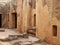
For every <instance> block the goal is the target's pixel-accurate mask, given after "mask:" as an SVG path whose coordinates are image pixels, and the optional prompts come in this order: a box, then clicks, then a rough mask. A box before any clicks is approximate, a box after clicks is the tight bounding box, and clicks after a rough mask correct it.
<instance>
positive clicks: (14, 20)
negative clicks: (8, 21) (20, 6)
mask: <svg viewBox="0 0 60 45" xmlns="http://www.w3.org/2000/svg"><path fill="white" fill-rule="evenodd" d="M12 16H13V25H14V28H17V13H12Z"/></svg>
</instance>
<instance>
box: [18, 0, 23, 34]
mask: <svg viewBox="0 0 60 45" xmlns="http://www.w3.org/2000/svg"><path fill="white" fill-rule="evenodd" d="M22 9H23V2H22V0H17V30H18V31H19V32H20V33H23V31H22V28H23V27H22V19H23V18H22V16H23V15H22V11H23V10H22Z"/></svg>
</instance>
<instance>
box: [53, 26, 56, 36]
mask: <svg viewBox="0 0 60 45" xmlns="http://www.w3.org/2000/svg"><path fill="white" fill-rule="evenodd" d="M53 36H57V25H53Z"/></svg>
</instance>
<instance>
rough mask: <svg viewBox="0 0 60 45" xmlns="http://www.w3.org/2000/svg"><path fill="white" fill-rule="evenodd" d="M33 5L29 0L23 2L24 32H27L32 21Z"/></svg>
mask: <svg viewBox="0 0 60 45" xmlns="http://www.w3.org/2000/svg"><path fill="white" fill-rule="evenodd" d="M30 18H31V5H30V4H29V0H24V2H23V30H24V31H23V32H25V33H26V32H27V30H28V28H29V27H30V25H31V24H30V22H31V19H30Z"/></svg>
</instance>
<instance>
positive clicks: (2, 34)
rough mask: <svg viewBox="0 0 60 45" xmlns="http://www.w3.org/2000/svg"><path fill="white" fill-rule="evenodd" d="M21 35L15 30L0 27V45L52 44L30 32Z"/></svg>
mask: <svg viewBox="0 0 60 45" xmlns="http://www.w3.org/2000/svg"><path fill="white" fill-rule="evenodd" d="M2 30H3V31H2ZM9 35H11V37H9ZM21 35H23V34H20V33H18V32H16V31H15V30H10V29H0V45H52V44H49V43H47V42H45V41H43V40H42V39H39V38H37V37H35V36H33V35H30V34H28V35H27V34H26V35H23V36H21ZM7 39H10V40H8V41H7Z"/></svg>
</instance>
